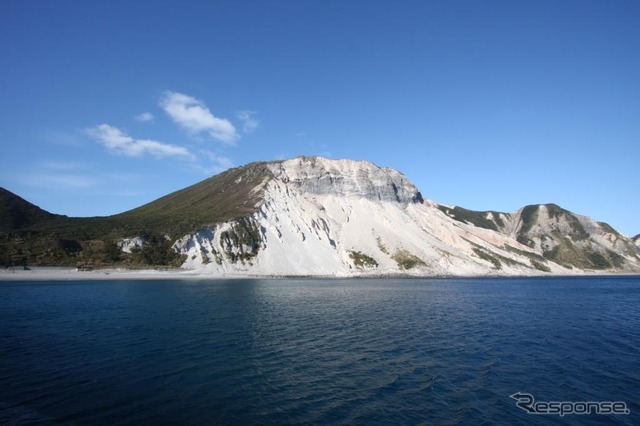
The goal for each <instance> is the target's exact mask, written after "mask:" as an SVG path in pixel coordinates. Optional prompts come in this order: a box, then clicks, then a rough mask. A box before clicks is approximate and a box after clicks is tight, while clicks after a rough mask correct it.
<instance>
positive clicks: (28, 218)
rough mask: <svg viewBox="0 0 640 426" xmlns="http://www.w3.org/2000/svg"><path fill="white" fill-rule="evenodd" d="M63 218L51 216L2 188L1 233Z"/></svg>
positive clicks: (0, 198)
mask: <svg viewBox="0 0 640 426" xmlns="http://www.w3.org/2000/svg"><path fill="white" fill-rule="evenodd" d="M61 217H64V216H56V215H54V214H51V213H49V212H47V211H45V210H42V209H41V208H40V207H38V206H35V205H33V204H31V203H30V202H28V201H26V200H24V199H22V198H20V197H19V196H17V195H16V194H14V193H12V192H11V191H7V190H6V189H4V188H0V232H12V231H15V230H18V229H23V228H27V227H29V226H31V225H34V224H37V223H43V222H49V221H51V220H53V219H55V218H61Z"/></svg>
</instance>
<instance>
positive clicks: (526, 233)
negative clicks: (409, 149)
mask: <svg viewBox="0 0 640 426" xmlns="http://www.w3.org/2000/svg"><path fill="white" fill-rule="evenodd" d="M267 167H268V168H269V169H270V170H271V172H272V178H271V179H270V180H269V181H267V182H266V183H265V184H264V185H262V186H261V187H260V188H261V190H262V191H263V192H262V201H261V202H260V203H258V205H257V211H256V212H255V213H253V214H250V215H248V216H246V217H244V218H243V219H241V220H236V221H229V222H224V223H219V224H217V225H215V226H211V227H208V228H206V229H202V230H200V231H198V232H196V233H194V234H192V235H187V236H185V237H183V238H181V239H180V240H178V241H176V243H175V244H174V247H175V249H176V250H178V251H179V252H180V253H181V254H184V255H186V258H187V261H186V262H185V264H184V265H183V266H184V267H186V268H194V269H198V270H200V271H202V272H209V273H212V274H214V275H225V274H231V275H233V274H240V275H243V274H248V275H330V276H352V275H362V274H370V275H388V274H414V275H489V274H490V275H531V274H543V273H554V274H576V273H584V272H585V271H595V270H598V271H602V270H613V271H640V257H638V253H639V250H638V249H637V247H635V246H634V244H633V243H632V242H631V240H630V239H628V238H626V237H623V236H622V235H620V234H618V233H617V232H615V231H614V230H613V229H611V227H609V226H608V225H606V224H602V223H598V222H595V221H593V220H591V219H589V218H586V217H582V216H577V215H573V214H572V213H570V212H567V211H566V210H562V209H560V208H559V207H557V206H554V205H545V206H528V207H525V208H523V209H521V210H519V211H517V212H515V213H511V214H509V213H500V212H473V211H470V210H465V209H461V208H459V207H445V206H441V205H438V204H436V203H433V202H431V201H428V200H423V198H422V196H421V194H420V192H419V191H418V189H417V188H416V187H415V185H413V184H412V183H411V182H410V181H409V180H408V179H407V178H406V177H405V176H404V175H402V174H401V173H399V172H397V171H395V170H392V169H388V168H383V167H378V166H376V165H374V164H371V163H367V162H356V161H349V160H328V159H325V158H304V157H302V158H296V159H293V160H288V161H281V162H274V163H268V164H267Z"/></svg>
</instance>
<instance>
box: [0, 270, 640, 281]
mask: <svg viewBox="0 0 640 426" xmlns="http://www.w3.org/2000/svg"><path fill="white" fill-rule="evenodd" d="M596 276H608V277H611V276H639V277H640V274H637V273H624V272H621V271H612V272H609V273H607V272H602V271H593V272H584V271H582V273H579V274H538V275H536V274H531V275H468V276H467V275H441V276H440V275H439V276H431V275H409V274H397V275H396V274H379V275H376V274H362V275H352V276H338V275H240V274H233V275H212V274H206V273H202V272H200V271H196V270H188V269H126V268H103V269H95V270H91V271H80V270H77V269H76V268H70V267H47V266H34V267H31V268H29V269H22V268H19V267H11V268H4V269H0V282H9V281H118V280H228V279H367V278H368V279H385V278H387V279H392V278H393V279H403V278H414V279H434V278H435V279H437V278H544V277H548V278H554V277H555V278H557V277H567V278H570V277H596Z"/></svg>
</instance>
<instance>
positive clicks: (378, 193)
mask: <svg viewBox="0 0 640 426" xmlns="http://www.w3.org/2000/svg"><path fill="white" fill-rule="evenodd" d="M271 170H272V172H273V174H274V175H275V177H276V179H278V180H280V181H282V182H284V183H286V184H288V185H289V186H290V187H291V188H293V189H297V190H298V191H300V192H305V193H308V194H313V195H334V196H336V197H360V198H366V199H368V200H372V201H395V202H399V203H409V202H412V201H420V200H421V199H422V196H421V195H420V192H419V191H418V189H417V188H416V187H415V185H413V184H412V183H411V182H410V181H409V180H408V179H407V178H406V176H404V175H403V174H402V173H400V172H398V171H397V170H394V169H390V168H386V167H378V166H376V165H375V164H373V163H369V162H366V161H352V160H329V159H326V158H321V157H299V158H295V159H293V160H288V161H284V162H282V163H276V164H273V165H272V166H271Z"/></svg>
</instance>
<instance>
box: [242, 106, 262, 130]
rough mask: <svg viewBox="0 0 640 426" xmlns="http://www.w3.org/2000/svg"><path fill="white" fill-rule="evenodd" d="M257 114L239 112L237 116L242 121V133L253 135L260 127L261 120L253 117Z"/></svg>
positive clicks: (247, 111) (246, 111) (253, 112)
mask: <svg viewBox="0 0 640 426" xmlns="http://www.w3.org/2000/svg"><path fill="white" fill-rule="evenodd" d="M255 114H257V113H256V112H255V111H249V110H245V111H238V112H237V113H236V116H237V117H238V119H239V120H240V121H242V131H243V132H244V133H251V132H253V131H255V130H256V129H257V128H258V127H259V126H260V120H256V119H255V118H253V116H254V115H255Z"/></svg>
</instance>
